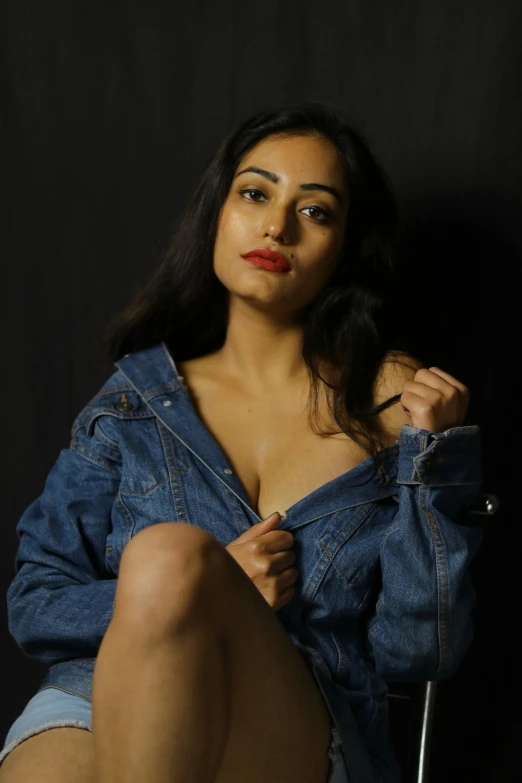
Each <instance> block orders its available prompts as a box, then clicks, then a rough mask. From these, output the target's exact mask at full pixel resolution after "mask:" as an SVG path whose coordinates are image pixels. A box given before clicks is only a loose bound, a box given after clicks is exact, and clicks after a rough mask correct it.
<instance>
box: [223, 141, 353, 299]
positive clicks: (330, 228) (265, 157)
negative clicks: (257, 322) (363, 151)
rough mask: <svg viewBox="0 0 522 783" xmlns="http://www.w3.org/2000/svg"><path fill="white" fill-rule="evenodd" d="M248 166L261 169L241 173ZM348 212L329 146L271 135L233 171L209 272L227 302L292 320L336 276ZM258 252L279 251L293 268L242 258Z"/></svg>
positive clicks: (340, 169) (335, 157) (342, 176)
mask: <svg viewBox="0 0 522 783" xmlns="http://www.w3.org/2000/svg"><path fill="white" fill-rule="evenodd" d="M251 166H253V167H255V168H257V169H260V170H261V171H257V172H254V171H245V169H248V168H249V167H251ZM303 186H306V187H305V188H304V187H303ZM323 187H324V188H328V189H329V190H325V189H323ZM347 214H348V186H347V182H346V176H345V173H344V169H343V165H342V161H341V158H340V156H339V153H338V152H337V150H336V148H335V147H334V145H333V144H332V143H331V142H330V141H329V140H328V139H326V138H324V137H318V136H291V137H287V138H281V137H275V136H269V137H267V138H266V139H263V141H261V142H259V143H258V144H257V145H256V146H255V147H253V148H252V149H251V150H250V151H249V152H248V153H247V155H245V157H244V158H243V160H242V161H241V163H240V165H239V166H238V168H237V170H236V172H235V176H234V179H233V181H232V186H231V188H230V191H229V193H228V196H227V198H226V200H225V203H224V204H223V207H222V210H221V213H220V217H219V221H218V228H217V234H216V242H215V245H214V271H215V273H216V275H217V277H218V278H219V280H220V281H221V282H222V283H223V285H224V286H225V288H227V289H228V290H229V291H230V294H231V296H236V297H240V298H242V299H245V300H248V301H249V302H250V303H251V304H255V305H256V307H258V308H262V309H264V310H267V311H270V312H277V313H279V314H281V315H282V314H295V313H297V312H299V311H300V310H301V309H302V308H303V307H305V306H306V305H307V304H308V303H309V302H311V301H312V300H313V299H314V298H315V297H316V295H317V294H318V293H319V291H320V290H321V289H322V288H323V287H324V285H325V284H326V283H327V282H328V280H329V278H330V276H331V274H332V273H333V271H334V269H335V266H336V262H337V259H338V257H339V253H340V251H341V248H342V245H343V241H344V233H345V225H346V218H347ZM259 248H263V249H265V250H275V251H276V252H278V253H281V254H282V255H283V256H285V258H286V259H287V261H288V262H289V264H290V270H289V271H287V272H282V273H277V272H271V271H267V270H265V269H262V268H261V267H258V266H255V265H254V264H252V263H250V262H248V261H247V260H245V259H243V258H242V255H243V254H245V253H248V252H250V251H251V250H255V249H259Z"/></svg>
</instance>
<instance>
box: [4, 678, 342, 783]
mask: <svg viewBox="0 0 522 783" xmlns="http://www.w3.org/2000/svg"><path fill="white" fill-rule="evenodd" d="M64 726H72V727H74V728H77V729H87V731H92V704H91V702H90V701H87V699H82V697H81V696H73V695H72V694H71V693H67V692H66V691H64V690H62V689H61V688H54V687H49V688H44V689H43V690H41V691H38V693H37V694H36V695H35V696H33V698H32V699H31V700H30V701H29V702H28V703H27V705H26V707H25V709H24V711H23V712H22V714H21V715H19V716H18V718H17V719H16V720H15V722H14V723H13V725H12V726H11V728H10V729H9V732H8V734H7V737H6V739H5V743H4V747H3V750H2V751H1V752H0V764H2V761H3V760H4V759H5V757H6V756H7V755H8V753H10V752H11V751H12V750H14V749H15V748H16V746H17V745H19V744H20V743H21V742H23V740H25V739H29V737H33V736H34V735H35V734H39V733H40V732H41V731H45V730H46V729H56V728H58V727H64ZM328 755H329V757H330V775H329V777H328V783H349V780H348V775H347V773H346V766H345V762H344V757H343V754H342V751H341V739H340V736H339V733H338V731H337V729H336V728H335V726H334V725H333V724H332V741H331V743H330V747H329V749H328Z"/></svg>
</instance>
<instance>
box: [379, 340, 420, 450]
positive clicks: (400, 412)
mask: <svg viewBox="0 0 522 783" xmlns="http://www.w3.org/2000/svg"><path fill="white" fill-rule="evenodd" d="M423 367H425V365H424V364H423V363H422V362H421V361H419V359H416V358H415V357H414V356H411V355H410V354H408V353H404V352H403V351H389V352H388V353H387V354H386V356H385V357H384V360H383V362H382V364H381V366H380V368H379V371H378V373H377V377H376V379H375V385H374V401H375V405H380V403H382V402H385V401H386V400H388V399H389V398H390V397H395V396H396V395H397V394H402V390H403V387H404V384H405V382H406V381H413V380H414V378H415V373H416V372H417V370H421V369H422V368H423ZM379 421H380V424H381V427H382V430H383V436H384V443H385V445H390V444H391V443H394V442H395V441H396V440H397V439H398V437H399V435H400V431H401V427H402V425H403V424H411V418H410V416H409V415H408V414H407V413H406V411H405V410H404V409H403V407H402V405H401V403H400V400H399V402H396V403H395V404H394V405H391V406H390V407H389V408H386V409H385V410H384V411H383V412H382V413H380V414H379Z"/></svg>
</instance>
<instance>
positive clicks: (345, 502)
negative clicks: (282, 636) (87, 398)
mask: <svg viewBox="0 0 522 783" xmlns="http://www.w3.org/2000/svg"><path fill="white" fill-rule="evenodd" d="M116 366H117V367H118V368H119V369H120V370H121V372H122V373H123V374H124V375H125V376H126V377H127V379H128V380H129V382H130V383H131V385H132V386H133V387H134V389H135V390H136V391H137V392H138V394H139V395H140V396H141V397H142V399H143V401H144V402H145V403H146V405H148V406H149V408H150V409H151V411H152V412H153V413H154V414H155V416H156V417H157V418H158V419H159V420H160V421H161V422H162V423H163V424H164V425H165V427H166V428H167V429H168V430H169V431H170V432H171V433H172V434H173V435H174V436H175V437H176V438H178V440H180V441H181V442H182V443H183V444H184V445H185V447H186V448H188V449H189V450H190V451H191V452H192V454H193V455H194V456H195V457H196V458H197V459H198V460H200V461H201V462H202V463H203V464H204V465H205V467H206V468H207V469H208V470H210V471H211V472H212V473H213V474H214V476H215V477H216V478H217V479H218V480H219V481H220V482H221V483H222V484H224V485H225V487H226V488H227V490H228V491H231V492H232V493H233V494H234V495H235V496H236V498H237V499H238V500H239V501H240V502H241V504H242V505H244V506H246V508H247V509H248V510H249V512H250V513H251V514H253V515H254V517H256V518H257V519H259V520H260V519H261V517H259V515H258V514H257V512H256V511H255V510H254V509H253V508H252V505H251V502H250V499H249V497H248V495H247V494H246V492H245V489H244V488H243V485H242V484H241V482H240V480H239V479H238V478H237V476H236V475H235V473H233V474H228V473H225V472H224V471H225V469H231V466H230V465H229V463H228V460H227V458H226V455H225V453H224V452H223V450H222V448H221V447H220V445H219V444H218V442H217V441H216V439H215V438H214V437H213V435H212V434H211V433H210V432H209V430H208V429H207V427H206V426H205V424H204V423H203V421H202V420H201V419H200V417H199V416H198V415H197V412H196V411H195V409H194V406H193V405H192V402H191V399H190V396H189V393H188V390H187V388H186V386H185V384H184V379H183V378H182V376H180V375H179V373H178V370H177V367H176V364H175V361H174V359H173V358H172V356H171V354H170V352H169V350H168V348H167V346H166V344H165V343H164V342H162V343H158V344H156V345H153V346H152V347H150V348H146V349H144V350H141V351H136V352H135V353H132V354H127V355H126V356H124V357H122V358H121V359H120V360H119V361H118V362H116ZM382 456H383V461H382V469H381V471H380V473H379V474H378V475H377V476H374V477H373V478H372V471H373V463H372V460H371V458H368V459H366V460H364V462H362V463H360V464H359V465H357V466H356V467H355V468H353V469H352V470H349V471H348V472H347V473H345V474H343V475H342V476H339V477H337V478H336V479H333V480H332V481H330V482H328V483H327V484H324V485H323V486H322V487H319V488H318V489H316V490H315V491H314V492H312V493H310V494H309V495H307V496H306V497H305V498H303V499H302V500H300V501H298V502H297V503H295V504H294V505H293V506H291V507H290V508H289V509H287V519H286V520H285V522H286V525H281V527H286V528H287V529H290V528H292V527H295V526H296V525H297V524H302V523H303V522H304V521H311V520H310V517H311V516H313V517H314V518H317V517H318V516H324V515H325V514H330V513H332V512H334V511H339V510H341V509H343V508H350V507H352V506H357V505H360V504H362V503H368V502H375V501H377V500H380V499H381V498H385V497H390V496H391V495H394V494H396V492H397V484H396V477H397V465H398V442H396V443H395V444H393V446H389V447H388V448H386V449H384V452H383V454H382ZM314 510H315V512H316V513H315V515H314ZM317 512H319V513H317Z"/></svg>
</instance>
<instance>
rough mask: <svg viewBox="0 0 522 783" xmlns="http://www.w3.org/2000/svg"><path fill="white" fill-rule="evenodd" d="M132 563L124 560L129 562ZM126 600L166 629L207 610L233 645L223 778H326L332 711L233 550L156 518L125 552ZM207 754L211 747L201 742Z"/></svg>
mask: <svg viewBox="0 0 522 783" xmlns="http://www.w3.org/2000/svg"><path fill="white" fill-rule="evenodd" d="M123 561H125V564H123ZM120 579H121V584H120V593H119V595H118V594H117V595H116V602H115V613H116V612H117V611H118V608H119V606H121V607H122V608H123V605H124V604H125V606H126V607H129V606H130V607H131V610H132V611H135V612H138V613H139V614H140V616H143V617H145V618H148V620H146V621H147V622H151V621H150V618H151V617H152V618H153V621H152V624H153V627H155V628H157V627H162V626H163V625H164V623H165V622H168V618H169V617H171V616H173V617H175V618H176V622H179V617H180V615H179V612H180V609H181V611H183V612H185V613H187V614H188V615H190V616H192V613H193V612H194V611H198V612H201V613H202V616H203V615H204V617H205V618H206V620H207V621H208V623H209V625H212V627H213V629H214V628H218V629H219V632H220V636H221V637H222V638H223V640H224V643H225V646H226V649H227V650H228V660H229V672H228V676H229V688H230V710H231V715H230V730H229V737H228V743H227V746H226V749H225V753H224V756H223V761H222V765H221V768H220V772H219V775H218V777H217V779H216V783H245V781H248V783H266V781H270V783H326V781H327V780H328V775H329V767H330V760H331V756H330V752H331V751H333V745H332V732H331V723H330V713H329V710H328V706H327V704H326V702H325V700H324V698H323V695H322V693H321V690H320V688H319V686H318V684H317V681H316V679H315V677H314V675H313V673H312V671H311V670H310V669H309V668H308V664H307V663H306V662H305V660H304V658H303V657H302V656H301V654H300V653H299V652H298V650H297V649H296V647H295V646H294V644H293V642H292V640H291V638H290V637H289V636H288V634H287V633H286V631H285V629H284V627H283V625H282V624H281V622H280V621H279V619H278V617H277V614H276V612H274V610H273V609H272V608H271V607H270V606H269V604H268V603H267V602H266V601H265V599H264V598H263V596H262V595H261V593H260V592H259V591H258V589H257V588H256V587H255V585H254V583H253V582H252V580H251V579H250V578H249V577H248V576H247V574H246V573H245V572H244V571H243V569H242V568H241V566H239V564H238V563H236V561H235V560H234V558H233V557H232V556H231V555H230V554H229V552H228V551H227V550H226V548H225V547H224V546H223V545H222V544H221V543H220V542H219V541H217V539H215V538H214V537H213V536H210V535H209V534H208V533H207V532H206V531H204V530H202V529H201V528H199V527H196V526H193V525H187V524H185V523H178V524H170V523H165V524H155V525H152V526H150V527H149V528H147V529H145V530H144V531H141V532H140V533H138V534H137V535H136V536H135V537H134V538H133V539H132V540H131V542H130V543H129V545H128V550H126V551H125V552H124V553H123V558H122V568H121V570H120ZM202 752H204V748H202Z"/></svg>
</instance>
